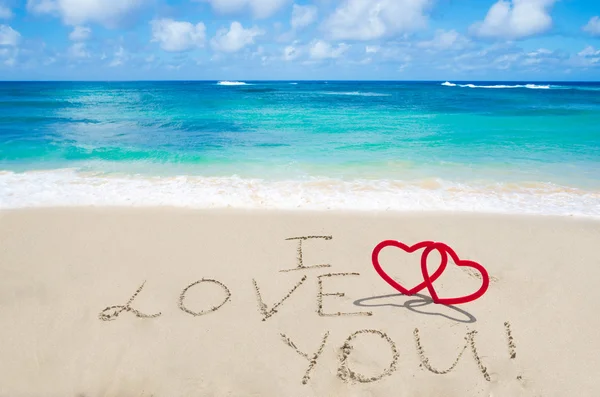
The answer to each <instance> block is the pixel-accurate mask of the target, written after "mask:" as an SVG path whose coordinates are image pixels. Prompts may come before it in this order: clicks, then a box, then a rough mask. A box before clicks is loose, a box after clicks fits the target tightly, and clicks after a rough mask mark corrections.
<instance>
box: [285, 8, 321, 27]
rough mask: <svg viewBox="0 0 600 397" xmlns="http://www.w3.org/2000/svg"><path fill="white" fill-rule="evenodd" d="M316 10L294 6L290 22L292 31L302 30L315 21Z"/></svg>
mask: <svg viewBox="0 0 600 397" xmlns="http://www.w3.org/2000/svg"><path fill="white" fill-rule="evenodd" d="M317 15H318V9H317V7H315V6H311V5H308V6H299V5H298V4H294V7H293V8H292V20H291V22H290V24H291V25H292V28H293V29H302V28H304V27H307V26H308V25H310V24H312V23H314V22H315V21H316V20H317Z"/></svg>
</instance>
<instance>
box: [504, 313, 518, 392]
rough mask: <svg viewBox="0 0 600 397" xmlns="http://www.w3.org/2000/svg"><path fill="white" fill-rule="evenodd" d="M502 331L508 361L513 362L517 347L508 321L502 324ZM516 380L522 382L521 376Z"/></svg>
mask: <svg viewBox="0 0 600 397" xmlns="http://www.w3.org/2000/svg"><path fill="white" fill-rule="evenodd" d="M504 330H505V331H506V337H507V339H508V354H509V355H510V359H511V360H514V359H515V358H517V346H516V345H515V338H513V336H512V330H511V329H510V323H509V322H508V321H507V322H505V323H504ZM517 380H523V376H521V375H519V376H517Z"/></svg>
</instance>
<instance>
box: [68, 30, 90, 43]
mask: <svg viewBox="0 0 600 397" xmlns="http://www.w3.org/2000/svg"><path fill="white" fill-rule="evenodd" d="M90 34H92V29H90V28H88V27H86V26H75V28H74V29H73V31H72V32H71V34H69V40H71V41H85V40H87V39H88V38H89V37H90Z"/></svg>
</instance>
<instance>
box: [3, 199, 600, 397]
mask: <svg viewBox="0 0 600 397" xmlns="http://www.w3.org/2000/svg"><path fill="white" fill-rule="evenodd" d="M298 236H332V239H331V240H325V239H311V240H307V241H305V242H304V244H303V261H304V265H305V266H311V265H315V264H330V265H331V267H328V268H326V267H318V268H312V269H304V270H297V271H291V272H281V270H284V269H291V268H294V267H295V266H297V245H298V241H297V240H286V239H287V238H292V237H298ZM387 239H394V240H400V241H403V242H405V243H408V244H413V243H416V242H419V241H422V240H435V241H442V242H445V243H447V244H449V245H450V246H452V247H453V248H454V249H455V251H456V252H457V254H459V256H460V257H461V258H462V259H470V260H474V261H477V262H479V263H481V264H482V265H483V266H485V268H486V269H487V270H488V271H489V273H490V275H491V276H492V283H491V285H490V288H489V290H488V291H487V292H486V294H485V295H484V296H483V297H481V298H480V299H478V300H477V301H474V302H471V303H467V304H464V305H460V306H456V308H454V309H453V308H449V307H445V306H442V305H436V304H431V303H430V302H428V301H427V300H424V299H423V298H420V297H418V296H412V297H406V296H400V295H397V293H396V292H395V290H394V289H392V287H390V286H389V285H388V284H386V282H384V280H383V279H381V278H380V277H379V276H378V274H377V273H376V272H375V270H374V269H373V266H372V264H371V252H372V251H373V248H374V247H375V246H376V245H377V244H378V243H379V242H380V241H382V240H387ZM0 241H1V246H0V325H1V326H0V397H21V396H27V397H30V396H31V397H33V396H44V397H53V396H57V397H59V396H60V397H68V396H73V397H75V396H86V397H92V396H94V397H95V396H106V397H108V396H115V397H116V396H119V397H121V396H122V397H125V396H127V397H128V396H156V397H160V396H168V397H179V396H278V397H281V396H286V397H287V396H294V397H295V396H298V397H308V396H344V397H350V396H361V397H362V396H394V397H402V396H411V397H418V396H444V397H453V396H456V397H458V396H460V397H465V396H511V397H514V396H544V397H546V396H557V397H558V396H560V397H564V396H575V395H576V396H598V395H600V376H598V374H600V354H599V352H600V336H598V335H599V334H600V333H599V332H598V326H599V325H600V320H599V317H600V316H599V315H598V313H599V312H598V309H599V308H600V303H599V302H600V288H598V283H599V281H600V277H599V275H600V255H599V254H598V251H597V250H598V249H599V247H600V244H599V243H600V222H596V221H586V220H581V219H573V218H543V217H517V216H483V215H462V214H461V215H451V214H428V215H423V214H412V215H390V214H384V213H380V214H373V215H368V214H364V213H363V214H352V213H345V214H341V213H339V214H333V213H317V212H315V213H312V212H297V213H281V212H257V211H252V212H233V211H192V210H175V209H43V210H32V209H31V210H19V211H4V212H0ZM419 258H420V253H416V254H412V255H408V254H405V253H402V252H401V251H400V250H397V249H393V248H390V249H386V250H385V251H384V252H383V253H382V255H381V258H380V259H381V262H382V263H383V267H384V269H386V271H387V272H388V273H389V274H391V275H393V276H394V277H395V279H397V280H399V281H402V282H404V283H406V285H408V284H410V283H411V282H412V284H413V285H416V284H417V283H419V282H420V281H421V280H422V276H421V274H420V268H419ZM436 260H438V261H439V255H438V256H437V257H436V254H432V255H431V263H432V264H431V265H430V268H431V269H433V268H434V267H435V261H436ZM428 263H429V262H428ZM330 273H336V274H337V273H359V274H360V275H358V276H356V275H354V276H352V275H348V276H335V277H322V278H321V280H322V288H323V292H324V293H335V292H344V293H345V296H343V297H340V296H323V297H322V302H323V304H322V312H323V313H326V314H329V313H337V312H363V313H364V312H371V314H372V315H370V316H367V315H353V316H348V315H342V316H326V317H324V316H321V315H319V313H318V311H319V307H318V290H319V282H318V280H319V279H318V276H320V275H325V274H330ZM305 276H306V279H305V280H304V281H303V282H302V284H301V285H299V286H298V287H297V289H295V290H294V292H293V293H291V295H290V296H289V298H288V299H287V300H285V301H284V302H283V303H282V304H281V305H280V306H279V307H278V308H277V311H276V312H274V313H273V312H270V310H271V309H272V308H273V306H274V305H275V304H276V303H277V302H279V301H280V300H281V299H282V298H283V297H284V296H286V295H287V294H288V293H289V291H290V290H291V289H292V288H293V287H294V286H295V285H297V284H298V283H299V282H300V281H301V280H302V279H303V277H305ZM203 278H204V279H213V280H217V281H218V282H220V283H222V285H221V284H217V283H213V282H203V283H200V284H195V285H193V286H191V287H190V288H189V289H188V290H187V292H186V293H185V295H184V297H183V307H184V308H185V309H186V310H188V311H184V310H182V309H181V308H180V299H181V294H182V292H183V291H184V289H185V288H186V287H188V286H190V285H191V284H193V283H195V282H196V281H199V280H202V279H203ZM253 280H255V281H256V285H258V288H259V290H260V294H261V296H262V299H264V302H265V304H266V309H264V312H265V313H267V315H268V318H267V319H266V320H265V321H262V320H263V318H264V317H265V316H264V314H263V313H261V310H260V307H259V304H258V300H257V296H256V291H255V286H254V283H253ZM144 282H145V285H144V287H143V289H142V290H141V291H140V293H139V294H138V295H137V296H136V297H135V299H134V300H133V302H132V303H131V304H130V306H129V307H130V308H131V309H132V310H131V311H121V312H120V313H119V315H118V316H117V317H114V318H113V321H102V320H101V319H100V318H99V314H100V312H101V311H102V310H103V309H104V308H106V307H108V306H113V305H114V306H122V308H123V307H126V305H127V302H128V300H129V299H130V298H131V296H132V295H133V294H134V293H135V291H136V290H138V288H139V287H140V286H141V285H142V283H144ZM480 283H481V281H480V279H479V278H478V277H477V272H467V271H463V270H461V269H459V268H458V267H456V266H453V264H452V263H451V264H449V266H448V269H447V271H446V272H445V273H444V274H443V275H442V277H441V278H440V279H439V280H437V281H436V282H435V283H434V285H435V286H436V290H437V291H438V293H439V294H440V295H441V296H451V295H460V294H468V293H470V292H473V291H474V290H476V289H477V288H478V286H479V285H480ZM223 286H225V287H223ZM227 291H229V292H227ZM228 293H230V297H229V299H227V300H226V298H227V296H228ZM421 294H422V295H423V296H426V295H427V290H423V291H422V292H421ZM386 295H393V296H388V297H383V298H375V297H378V296H386ZM225 300H226V301H225ZM223 302H225V303H224V304H223V305H222V306H221V307H219V308H218V309H217V310H214V311H211V308H213V307H215V306H218V305H220V304H221V303H223ZM122 308H121V309H122ZM116 310H117V311H118V310H119V309H118V308H117V309H116ZM133 310H137V312H135V311H133ZM201 311H205V312H207V313H204V314H202V315H200V316H194V315H192V314H190V312H201ZM114 312H115V309H113V310H109V311H106V312H105V314H111V313H114ZM136 313H138V314H141V313H143V314H146V315H152V314H158V313H160V315H159V316H157V317H152V318H139V317H137V316H136ZM505 322H508V323H509V324H510V325H509V328H510V330H511V332H512V336H513V338H514V339H513V343H514V346H512V347H509V342H508V337H507V334H506V328H507V327H506V326H505ZM363 330H373V331H374V333H368V332H362V331H363ZM416 330H417V331H416ZM473 330H476V331H477V333H476V334H468V333H469V332H470V331H473ZM357 331H361V332H359V333H358V334H356V337H355V338H354V339H352V341H351V342H349V343H348V344H347V345H346V348H345V349H343V348H342V346H343V345H344V343H345V341H346V340H347V339H348V338H349V337H350V336H351V334H353V333H355V332H357ZM326 333H328V338H327V339H326V342H325V344H324V347H323V348H322V351H321V354H320V355H319V356H318V358H317V359H316V362H315V363H313V364H314V365H313V367H312V369H311V371H309V374H308V376H307V377H306V380H307V382H306V384H303V378H304V377H305V374H306V372H307V369H308V368H309V366H310V359H312V358H313V355H314V354H315V352H317V351H318V349H319V346H320V344H321V343H322V341H323V338H324V335H325V334H326ZM281 334H285V335H286V336H287V337H288V338H289V340H288V341H291V342H292V343H293V344H295V345H296V346H297V348H298V349H299V350H300V351H302V352H304V353H306V356H307V357H304V356H302V355H300V354H299V353H298V352H296V351H295V350H294V349H293V348H292V347H291V346H290V345H289V344H288V343H286V341H285V340H284V338H283V337H282V336H281ZM467 335H471V336H470V337H467V341H465V337H466V336H467ZM381 336H385V337H384V338H382V337H381ZM417 336H418V339H419V341H420V342H419V344H418V343H417V341H416V337H417ZM471 342H473V343H471ZM390 343H393V344H394V346H395V351H393V349H392V348H391V345H390ZM465 344H466V345H467V349H466V350H465V352H464V354H463V355H462V357H461V358H460V361H459V362H458V363H457V364H456V366H455V367H454V368H453V369H452V370H451V371H449V372H448V373H446V374H436V373H434V372H432V370H437V371H438V372H444V371H446V370H448V369H449V368H451V367H452V366H453V363H454V362H455V360H456V359H457V357H458V355H459V353H460V352H461V351H462V350H463V347H464V346H465ZM472 345H473V346H474V347H475V351H476V352H477V355H478V357H479V361H480V362H479V364H478V363H477V362H476V360H475V358H474V354H473V348H472V347H473V346H472ZM419 346H420V348H421V349H422V351H421V352H420V351H419ZM513 353H516V356H515V357H514V358H512V359H511V354H513ZM344 355H345V356H346V357H344ZM420 356H421V357H420ZM342 363H345V365H343V364H342ZM428 367H429V368H428ZM381 374H384V376H383V377H381V376H380V375H381ZM371 378H374V380H372V379H371ZM361 380H363V381H367V382H366V383H363V382H360V381H361ZM371 380H372V381H371Z"/></svg>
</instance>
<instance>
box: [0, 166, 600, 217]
mask: <svg viewBox="0 0 600 397" xmlns="http://www.w3.org/2000/svg"><path fill="white" fill-rule="evenodd" d="M56 206H63V207H64V206H127V207H131V206H134V207H146V206H176V207H191V208H249V209H250V208H256V209H284V210H291V209H308V210H329V209H333V210H356V211H463V212H483V213H517V214H543V215H563V216H566V215H577V216H585V217H593V218H600V192H599V191H587V190H581V189H576V188H570V187H564V186H559V185H555V184H551V183H535V184H515V183H481V184H464V183H457V182H451V181H447V180H441V179H437V178H436V179H424V180H416V181H401V180H369V179H356V180H340V179H334V178H307V179H300V180H296V179H295V180H263V179H253V178H240V177H237V176H231V177H199V176H178V177H141V176H111V175H106V174H102V173H93V174H92V173H80V172H76V171H75V170H71V169H57V170H48V171H32V172H25V173H14V172H0V209H8V208H23V207H56Z"/></svg>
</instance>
